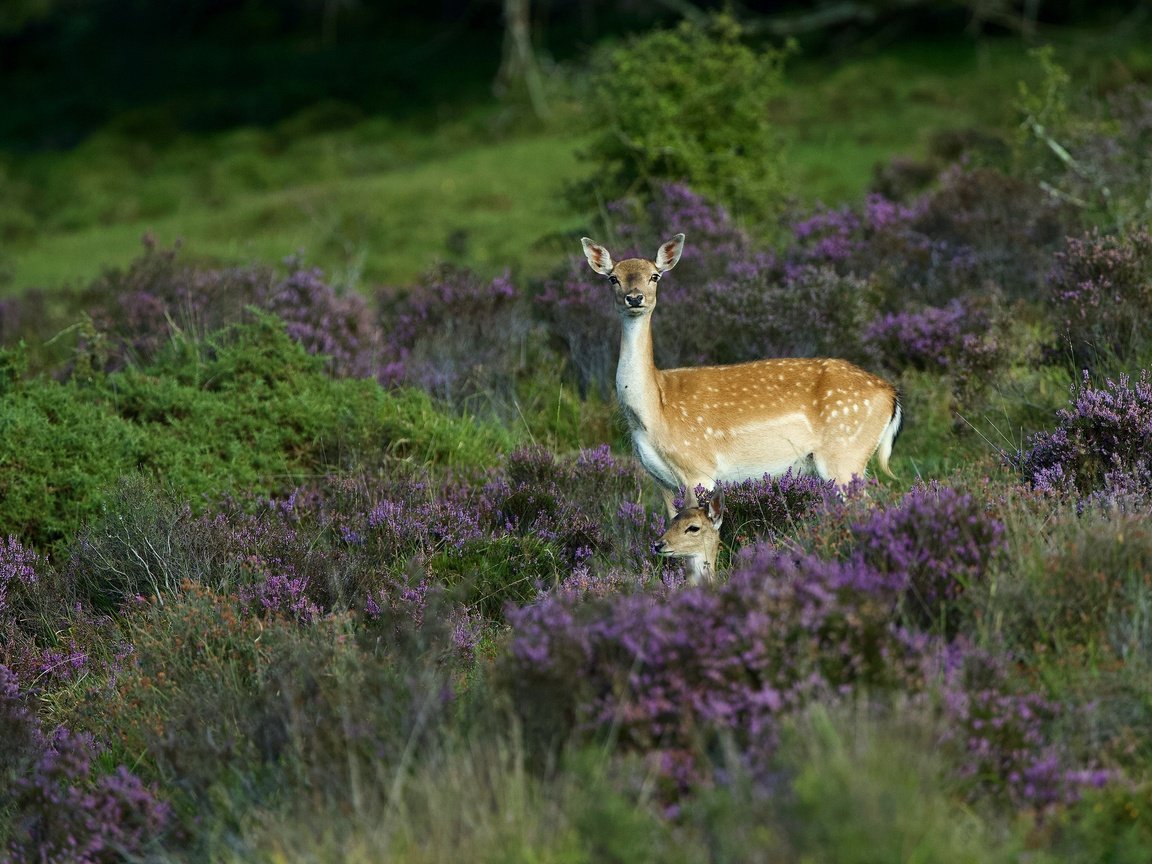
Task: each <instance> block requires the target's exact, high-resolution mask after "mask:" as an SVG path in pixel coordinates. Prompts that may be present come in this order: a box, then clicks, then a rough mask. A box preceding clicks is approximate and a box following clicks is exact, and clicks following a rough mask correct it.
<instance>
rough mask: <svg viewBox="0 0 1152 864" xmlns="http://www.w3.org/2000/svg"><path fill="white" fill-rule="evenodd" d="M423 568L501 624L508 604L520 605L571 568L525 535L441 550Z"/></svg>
mask: <svg viewBox="0 0 1152 864" xmlns="http://www.w3.org/2000/svg"><path fill="white" fill-rule="evenodd" d="M428 569H429V570H430V571H431V572H432V573H433V574H434V575H435V577H436V578H437V579H438V580H442V581H443V582H444V583H445V584H446V585H447V586H449V588H455V591H454V592H453V596H455V597H456V598H457V599H459V600H460V601H462V602H463V603H465V604H466V605H467V606H468V607H469V608H470V609H474V610H476V611H477V612H479V613H480V614H481V615H483V616H484V617H485V618H487V619H492V620H496V621H501V620H503V617H504V607H505V605H507V604H508V603H515V604H517V605H521V604H523V603H526V602H528V601H529V600H531V599H533V598H534V597H536V596H538V595H539V593H540V589H541V588H550V587H553V586H554V585H555V584H556V583H557V582H558V581H559V579H560V578H561V577H562V576H565V575H567V574H568V572H569V569H570V565H569V564H568V561H567V560H566V556H565V555H564V554H563V551H562V550H560V549H558V548H557V547H556V545H555V543H550V542H548V541H546V540H541V539H539V538H537V537H534V536H531V535H528V536H520V535H515V534H506V535H504V536H496V537H483V538H477V539H474V540H469V541H468V542H467V543H465V544H464V546H463V548H461V549H459V550H453V551H450V552H443V553H441V554H439V555H437V556H436V557H434V558H433V559H432V560H431V561H429V562H428Z"/></svg>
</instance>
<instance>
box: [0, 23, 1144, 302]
mask: <svg viewBox="0 0 1152 864" xmlns="http://www.w3.org/2000/svg"><path fill="white" fill-rule="evenodd" d="M1057 36H1058V39H1059V42H1060V44H1061V48H1060V51H1059V52H1058V58H1059V59H1060V61H1061V62H1062V63H1065V64H1067V65H1068V68H1069V69H1070V70H1071V71H1073V73H1074V75H1076V76H1077V80H1078V81H1080V82H1082V83H1086V84H1092V83H1094V82H1098V81H1100V80H1101V79H1102V77H1106V76H1107V75H1109V74H1112V75H1116V74H1119V73H1117V72H1116V71H1115V69H1116V68H1117V66H1116V64H1112V65H1111V66H1108V65H1107V64H1101V63H1100V62H1099V57H1100V56H1111V57H1114V58H1119V60H1120V65H1121V66H1122V67H1123V68H1124V69H1127V70H1130V71H1129V74H1141V73H1140V70H1142V69H1144V70H1146V69H1147V68H1149V67H1150V66H1152V59H1149V57H1150V55H1149V52H1148V50H1147V48H1146V47H1142V46H1141V45H1140V44H1139V43H1138V41H1134V39H1135V37H1133V36H1129V37H1127V38H1126V40H1125V38H1124V37H1118V36H1116V35H1115V34H1113V33H1111V32H1110V31H1105V32H1101V33H1097V34H1092V35H1090V36H1089V37H1088V38H1083V37H1082V36H1081V34H1077V35H1076V36H1075V38H1073V36H1072V35H1071V34H1057ZM1028 47H1029V46H1028V45H1027V44H1025V43H1024V42H1023V41H1021V40H1019V39H1011V38H1004V39H999V40H985V41H976V40H972V39H969V38H966V37H959V38H950V39H942V40H938V41H935V42H932V41H927V42H923V41H922V42H919V43H915V44H907V45H896V46H887V47H885V48H884V50H883V51H882V52H878V53H875V54H868V53H864V52H860V53H858V54H857V55H856V56H852V57H849V58H848V59H844V60H842V61H841V62H839V63H835V62H829V60H828V59H827V58H824V59H820V60H809V59H805V58H799V59H797V60H796V61H795V62H794V64H793V67H792V68H790V69H789V70H788V72H787V75H786V78H787V79H788V82H789V83H788V84H787V93H786V95H785V96H784V97H783V98H782V99H781V100H779V103H778V104H776V105H773V106H770V111H771V113H772V116H773V117H774V118H776V119H777V120H778V122H779V123H780V125H781V126H782V133H783V136H784V138H785V141H786V144H785V146H786V151H787V152H786V164H787V168H788V170H789V171H790V172H791V174H792V181H793V186H794V189H795V194H796V197H797V200H798V201H799V202H800V203H801V204H808V203H811V202H815V201H823V202H825V203H829V204H836V203H843V202H849V201H858V200H859V198H860V196H861V195H862V193H863V192H864V191H865V190H866V189H867V188H868V186H869V184H870V182H871V180H872V177H873V174H874V170H875V168H876V166H877V165H881V164H884V163H886V162H887V161H888V160H889V159H891V158H892V157H893V156H896V155H906V156H912V157H918V158H922V157H924V156H925V155H926V154H927V153H928V150H929V144H930V140H931V138H932V136H933V135H934V134H935V133H937V132H940V131H943V130H957V129H964V128H971V127H975V126H979V127H982V128H992V129H1000V130H1002V131H1010V129H1011V126H1012V123H1013V108H1012V105H1013V100H1014V98H1015V94H1016V86H1017V82H1018V81H1019V80H1021V79H1028V78H1034V77H1035V76H1036V74H1037V68H1036V65H1035V63H1034V62H1033V61H1032V60H1031V59H1030V58H1029V57H1028V53H1027V52H1028ZM1093 58H1095V59H1093ZM1109 70H1111V72H1110V71H1109ZM557 88H558V89H559V90H560V91H563V89H564V87H563V85H560V84H558V85H557ZM557 101H558V110H557V112H556V116H557V119H556V120H554V121H553V122H552V124H551V126H550V127H549V128H547V129H545V130H543V131H541V130H540V129H535V130H532V131H527V130H524V129H521V130H520V131H517V127H515V125H513V126H511V127H509V128H507V129H506V130H504V131H501V132H497V131H494V130H495V129H496V126H497V125H498V124H499V122H500V116H501V115H500V111H501V108H500V107H499V106H497V105H495V104H490V105H478V106H476V107H475V109H474V111H473V112H472V113H471V114H470V115H469V116H465V117H458V118H453V119H452V120H451V121H448V122H441V123H438V124H436V125H435V126H433V127H427V126H425V127H415V126H401V125H398V124H396V123H391V122H389V121H388V120H386V119H383V118H369V119H366V120H361V121H359V122H356V123H354V124H352V125H345V126H342V127H341V128H338V129H335V130H329V131H317V130H316V126H317V125H318V121H314V120H312V119H310V116H308V115H307V112H305V115H304V116H302V117H301V118H299V119H298V120H296V121H286V122H285V123H282V124H281V125H280V126H279V127H276V128H275V129H273V130H258V129H238V130H235V131H232V132H227V133H221V134H217V135H213V136H202V137H192V136H185V137H181V138H179V139H177V140H175V141H174V142H170V143H168V144H165V145H149V144H146V143H143V142H141V141H139V140H137V139H133V138H129V137H125V136H123V135H119V134H117V133H115V132H113V131H109V132H107V133H102V134H99V135H96V136H93V138H91V139H89V140H88V141H87V142H85V143H84V144H82V145H81V146H80V147H78V148H76V149H74V150H72V151H69V152H63V153H42V154H38V155H35V156H25V157H14V156H9V157H6V156H5V155H3V154H0V194H3V195H4V197H5V198H6V199H7V202H8V207H7V208H6V211H5V213H3V214H0V238H3V241H4V242H3V247H2V250H0V292H3V293H15V292H19V291H21V290H24V289H27V288H29V287H32V286H53V285H57V284H61V283H69V282H72V283H75V282H79V281H82V280H87V279H89V278H91V277H92V275H93V273H94V271H95V270H96V269H98V268H99V267H103V266H117V265H123V264H124V263H126V262H127V261H128V260H129V259H130V258H132V257H133V256H134V255H135V254H137V252H138V251H139V248H140V238H141V237H142V236H143V235H144V234H145V233H146V232H149V231H151V232H153V233H154V234H155V236H156V237H157V239H158V240H160V242H162V243H171V242H173V241H175V240H177V239H183V240H184V241H185V242H186V244H187V247H188V249H189V250H190V251H191V252H192V254H194V255H196V256H200V257H205V258H211V259H217V260H223V261H249V260H252V259H259V260H264V261H272V260H276V259H279V258H282V257H284V256H286V255H291V254H296V253H302V254H303V255H304V256H305V257H306V259H307V260H308V261H309V262H312V263H315V264H317V265H319V266H321V267H323V268H325V269H326V270H327V271H328V272H329V273H330V274H332V276H333V277H334V278H335V279H336V280H337V281H340V282H343V283H345V284H349V285H357V286H359V285H365V284H376V283H385V284H404V283H408V282H411V281H412V280H413V279H414V278H415V277H416V276H418V275H419V274H421V273H423V272H426V271H427V270H428V269H429V268H430V267H431V266H433V265H434V264H436V263H437V262H441V261H450V262H453V263H458V264H463V265H466V266H469V267H473V268H475V269H477V270H479V271H481V272H484V273H493V272H497V271H499V270H502V269H504V268H505V267H510V268H512V269H513V271H516V272H521V273H524V274H526V275H539V274H541V273H543V272H546V271H547V270H549V269H550V268H552V267H553V266H555V264H556V262H557V261H559V260H561V259H563V257H564V256H566V255H569V254H570V253H571V250H570V249H569V248H568V245H569V244H568V243H566V238H567V237H568V236H569V235H572V234H575V233H576V232H578V231H581V230H589V228H590V224H589V223H590V222H591V216H592V215H593V214H581V213H577V212H574V211H573V209H572V207H571V205H570V204H569V203H568V201H567V200H566V197H565V194H564V190H565V184H567V183H569V182H571V181H575V180H577V179H579V178H581V177H584V176H587V175H588V174H589V172H590V167H589V166H588V165H587V164H583V163H581V162H580V160H579V158H578V153H579V151H580V150H581V148H582V147H583V146H584V144H585V143H586V142H587V141H588V140H589V138H590V136H591V133H592V131H593V130H589V129H587V128H586V120H585V118H584V115H583V112H582V110H581V106H580V100H579V99H576V98H573V97H569V99H568V101H564V99H563V97H560V96H558V97H557ZM341 122H347V119H346V118H345V119H344V120H342V121H341ZM603 192H604V194H605V196H606V197H609V198H610V197H611V196H612V195H613V193H614V190H610V189H607V190H603Z"/></svg>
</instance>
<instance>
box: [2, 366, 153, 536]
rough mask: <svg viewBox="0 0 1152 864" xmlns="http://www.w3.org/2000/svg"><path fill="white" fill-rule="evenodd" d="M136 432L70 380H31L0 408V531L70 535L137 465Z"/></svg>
mask: <svg viewBox="0 0 1152 864" xmlns="http://www.w3.org/2000/svg"><path fill="white" fill-rule="evenodd" d="M142 438H143V436H142V434H141V431H140V429H139V428H138V427H136V426H135V425H133V424H132V423H131V422H129V421H127V420H125V419H124V418H123V417H120V416H118V415H117V414H116V413H115V412H114V411H111V410H109V408H108V406H107V405H105V404H103V402H102V400H100V399H99V398H98V396H97V394H96V393H95V392H94V391H93V390H92V389H91V388H87V387H84V386H83V385H81V384H79V383H77V382H65V383H56V382H54V381H48V380H43V381H34V382H29V383H28V384H27V385H26V386H23V387H20V388H19V389H17V390H15V391H13V392H9V393H8V394H7V395H5V396H4V397H3V402H2V403H0V441H3V442H4V444H3V447H0V534H9V533H11V534H16V535H18V536H20V537H21V538H23V539H24V540H25V541H28V542H31V543H34V544H36V545H48V544H53V543H57V542H60V541H61V540H64V539H65V538H67V537H69V536H70V535H71V534H72V532H74V531H75V530H76V529H77V528H78V527H79V525H80V524H81V523H82V522H83V521H84V520H85V519H87V518H90V517H91V516H92V515H94V514H95V513H96V512H97V510H98V508H99V505H100V501H101V499H102V496H103V493H104V490H105V489H106V488H107V487H109V486H111V485H112V484H114V483H115V482H116V479H117V478H118V477H119V476H120V475H121V474H125V473H128V472H130V471H132V470H134V469H135V468H136V465H137V458H138V453H139V449H140V447H141V444H142Z"/></svg>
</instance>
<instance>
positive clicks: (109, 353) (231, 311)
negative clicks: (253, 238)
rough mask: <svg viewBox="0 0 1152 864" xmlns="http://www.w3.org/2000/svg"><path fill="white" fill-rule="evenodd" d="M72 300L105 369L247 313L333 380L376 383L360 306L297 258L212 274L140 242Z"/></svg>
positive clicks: (372, 335)
mask: <svg viewBox="0 0 1152 864" xmlns="http://www.w3.org/2000/svg"><path fill="white" fill-rule="evenodd" d="M71 299H72V302H70V304H69V306H70V308H75V306H76V304H77V303H78V304H79V305H80V307H81V308H83V309H85V310H87V311H88V313H89V315H90V316H91V318H92V322H93V324H94V325H95V327H96V329H97V331H98V333H99V334H100V338H98V339H97V340H96V341H95V342H92V344H89V345H87V346H85V347H86V350H87V351H88V352H89V353H90V354H92V355H93V358H92V359H93V360H95V361H96V362H97V363H98V365H100V366H102V367H104V368H109V369H116V368H121V367H122V366H123V365H124V364H125V363H126V362H128V361H129V360H130V359H142V360H148V359H150V358H152V357H153V356H155V354H156V353H157V352H158V351H159V350H160V349H161V348H163V347H164V346H165V345H167V344H169V343H170V342H171V341H172V339H173V337H174V336H175V335H176V334H178V333H190V334H192V335H193V336H202V335H204V334H207V333H210V332H213V331H216V330H218V329H220V328H222V327H224V326H227V325H229V324H233V323H237V322H241V321H244V320H246V318H247V317H248V314H249V312H248V310H249V309H250V308H255V309H258V310H262V311H264V312H270V313H272V314H274V315H276V316H278V317H279V318H281V319H282V320H283V321H284V322H285V326H286V327H287V329H288V332H289V333H290V335H291V336H292V337H293V338H294V339H296V340H297V341H299V342H300V343H301V344H302V345H304V347H305V348H306V349H307V350H308V351H309V352H310V353H312V354H322V355H325V356H326V357H328V363H329V368H330V370H331V371H332V373H333V374H335V375H340V376H349V377H357V378H367V377H373V376H374V375H375V374H376V372H377V369H378V366H379V361H380V356H381V342H380V333H379V330H378V329H377V327H376V325H375V322H374V321H373V316H372V313H371V310H370V309H369V306H368V304H367V303H366V302H365V300H364V299H363V298H362V297H360V296H359V295H356V294H341V293H339V292H337V291H336V290H335V289H334V288H333V287H332V286H331V285H330V284H328V283H327V282H325V281H324V279H323V276H322V274H321V273H320V271H319V270H316V269H314V268H309V267H305V266H304V265H303V264H302V263H301V262H299V261H298V260H296V259H294V258H289V259H287V260H286V261H285V266H284V272H280V271H278V270H275V269H273V268H268V267H258V266H247V267H225V268H218V269H211V268H205V267H201V266H197V265H194V264H189V263H185V262H184V261H182V260H181V258H180V256H179V254H178V250H177V249H168V250H163V249H158V248H157V247H156V245H155V243H154V241H152V240H151V239H150V238H145V251H144V253H143V254H142V255H141V256H140V257H138V258H137V259H136V260H134V261H133V262H132V263H131V264H129V265H128V267H127V268H125V269H123V270H110V271H108V272H106V273H105V274H104V275H103V276H102V277H101V278H99V279H97V280H96V281H95V282H93V283H92V284H90V285H89V286H87V287H86V288H85V289H84V290H83V291H82V292H80V295H79V297H73V298H71Z"/></svg>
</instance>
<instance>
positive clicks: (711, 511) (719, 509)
mask: <svg viewBox="0 0 1152 864" xmlns="http://www.w3.org/2000/svg"><path fill="white" fill-rule="evenodd" d="M707 507H708V510H707V513H708V518H709V519H710V520H711V521H712V527H713V528H715V529H716V530H717V531H719V530H720V523H721V522H723V521H724V490H723V489H721V488H720V486H719V484H717V486H716V488H715V489H713V490H712V495H711V496H710V497H709V498H708V505H707Z"/></svg>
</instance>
